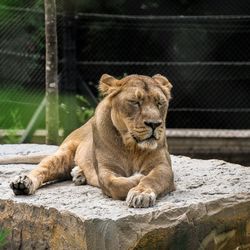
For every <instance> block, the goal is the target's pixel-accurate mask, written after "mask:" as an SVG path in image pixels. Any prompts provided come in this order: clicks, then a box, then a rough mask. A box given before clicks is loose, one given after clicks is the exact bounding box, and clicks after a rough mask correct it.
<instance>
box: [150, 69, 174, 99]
mask: <svg viewBox="0 0 250 250" xmlns="http://www.w3.org/2000/svg"><path fill="white" fill-rule="evenodd" d="M152 78H153V79H154V80H155V81H156V82H157V83H159V84H160V85H161V87H162V90H163V92H164V94H165V95H166V96H167V97H168V98H169V99H170V97H171V94H170V93H171V89H172V87H173V86H172V84H171V83H170V82H169V80H168V79H167V78H166V77H165V76H162V75H160V74H157V75H154V76H152Z"/></svg>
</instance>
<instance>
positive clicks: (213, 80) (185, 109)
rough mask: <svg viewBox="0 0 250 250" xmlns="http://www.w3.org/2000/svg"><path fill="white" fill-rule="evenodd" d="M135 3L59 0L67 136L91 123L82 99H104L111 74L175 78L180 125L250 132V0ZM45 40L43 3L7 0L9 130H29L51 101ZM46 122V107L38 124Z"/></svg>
mask: <svg viewBox="0 0 250 250" xmlns="http://www.w3.org/2000/svg"><path fill="white" fill-rule="evenodd" d="M130 2H131V1H125V0H124V1H120V2H119V4H118V5H117V4H116V3H117V2H116V3H113V1H110V2H109V4H107V3H106V4H104V3H103V2H102V1H97V0H96V1H92V2H91V3H90V2H89V1H84V3H81V4H80V1H75V2H74V1H73V3H70V2H67V1H66V2H63V1H62V0H59V1H57V6H58V24H57V29H58V45H59V46H58V47H59V75H58V79H59V84H60V90H61V92H60V93H61V95H60V98H61V99H60V104H61V105H60V107H61V108H60V111H61V113H60V115H61V124H62V126H64V127H65V126H67V127H68V128H66V129H65V130H66V133H65V134H67V133H68V131H70V130H71V129H73V128H74V127H77V126H79V125H80V123H81V122H82V121H83V120H82V119H81V118H80V116H82V115H86V114H83V112H82V111H83V110H84V107H85V106H87V111H89V107H88V105H87V104H86V101H85V99H84V98H83V97H82V96H85V97H86V98H87V100H88V101H89V102H90V103H91V104H92V105H93V106H94V105H95V104H96V102H97V99H98V93H97V83H98V79H99V78H100V76H101V75H102V74H103V73H108V74H111V75H114V76H117V77H122V76H124V75H126V74H134V73H136V74H145V75H153V74H156V73H161V74H163V75H166V76H167V77H168V78H169V80H170V81H171V82H172V84H173V86H174V88H173V99H172V101H171V105H170V109H169V116H168V121H167V126H168V127H170V128H224V129H249V127H250V98H249V93H250V59H249V58H250V49H249V44H250V36H249V32H250V15H248V12H249V7H248V4H247V2H246V3H245V2H244V1H241V3H237V6H235V4H234V1H224V2H223V1H222V0H220V1H219V2H220V5H219V3H218V2H216V3H213V4H212V3H211V2H210V4H209V5H208V1H201V3H200V4H198V3H197V1H193V2H192V1H175V2H174V1H173V2H172V1H166V2H164V3H163V2H162V1H153V0H152V1H138V2H136V4H135V3H133V4H131V3H130ZM83 5H84V6H83ZM219 6H222V7H219ZM223 6H224V7H223ZM87 13H88V14H87ZM96 13H98V14H96ZM249 13H250V12H249ZM44 47H45V45H44V10H43V1H42V0H37V1H31V0H30V1H17V0H12V1H10V0H4V1H1V3H0V55H1V56H0V84H1V88H0V110H1V113H0V129H10V128H11V129H13V130H18V129H26V128H27V126H28V124H29V122H30V120H31V118H32V117H33V116H34V114H36V111H37V110H39V108H41V105H42V100H43V97H44V91H45V90H44V89H45V83H44V82H45V80H44V79H45V77H44V74H45V72H44V60H45V58H44V54H45V49H44ZM68 93H71V94H70V95H68ZM76 95H78V96H77V97H76ZM69 96H70V97H69ZM72 103H73V105H72ZM76 107H79V108H76ZM85 111H86V107H85ZM91 112H92V111H91V110H90V111H89V113H91ZM69 120H70V121H71V122H70V123H72V126H70V125H69V122H68V121H69ZM72 121H74V122H72ZM44 126H45V125H44V114H43V113H42V112H40V113H39V115H38V116H37V121H36V128H41V129H44Z"/></svg>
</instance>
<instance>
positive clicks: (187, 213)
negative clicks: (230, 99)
mask: <svg viewBox="0 0 250 250" xmlns="http://www.w3.org/2000/svg"><path fill="white" fill-rule="evenodd" d="M55 150H56V147H55V146H46V145H32V144H27V145H24V144H23V145H0V157H5V156H9V155H13V154H24V155H25V154H30V153H38V152H42V153H49V152H54V151H55ZM172 161H173V170H174V173H175V182H176V186H177V190H176V191H175V192H173V193H171V194H169V195H166V196H164V197H162V198H160V199H158V201H157V204H156V206H154V207H153V208H146V209H133V208H128V207H127V206H126V204H125V202H123V201H115V200H112V199H110V198H108V197H105V196H104V195H103V194H102V193H101V190H100V189H98V188H94V187H91V186H74V185H73V183H72V182H70V181H66V182H61V183H54V184H51V185H46V186H45V187H43V188H41V189H39V190H38V191H37V192H36V194H35V195H33V196H28V197H27V196H18V197H16V196H14V195H13V194H12V191H11V190H10V189H9V187H8V185H9V184H8V183H9V181H10V179H11V178H13V177H14V176H15V175H18V174H20V173H23V172H26V171H29V170H31V169H32V168H34V166H33V165H24V164H20V165H4V166H0V174H1V175H0V187H1V194H0V228H5V229H8V230H10V235H9V241H8V244H7V245H5V249H91V250H92V249H108V250H112V249H176V250H177V249H178V250H180V249H185V250H186V249H187V250H189V249H190V250H191V249H192V250H194V249H227V250H230V249H236V248H237V247H238V249H250V168H248V167H242V166H240V165H236V164H230V163H226V162H224V161H219V160H207V161H205V160H196V159H190V158H188V157H182V156H172Z"/></svg>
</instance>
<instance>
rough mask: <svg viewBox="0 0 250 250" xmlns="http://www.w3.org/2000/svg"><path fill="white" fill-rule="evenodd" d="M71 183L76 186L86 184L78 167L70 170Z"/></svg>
mask: <svg viewBox="0 0 250 250" xmlns="http://www.w3.org/2000/svg"><path fill="white" fill-rule="evenodd" d="M70 174H71V176H72V181H73V182H74V183H75V185H76V186H80V185H84V184H86V178H85V175H84V173H83V170H82V169H81V168H80V167H79V166H75V167H74V168H73V169H72V170H71V173H70Z"/></svg>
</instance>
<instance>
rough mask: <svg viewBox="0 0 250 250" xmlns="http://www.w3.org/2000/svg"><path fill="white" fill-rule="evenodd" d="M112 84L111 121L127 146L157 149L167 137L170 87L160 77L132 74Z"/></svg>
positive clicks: (164, 79)
mask: <svg viewBox="0 0 250 250" xmlns="http://www.w3.org/2000/svg"><path fill="white" fill-rule="evenodd" d="M157 77H158V78H157ZM112 81H113V83H112V88H113V89H112V90H111V92H110V93H109V96H110V98H111V105H112V109H111V119H112V122H113V124H114V126H115V127H116V129H117V130H118V131H119V133H120V134H121V136H122V139H123V142H124V144H125V145H126V146H128V147H133V146H137V147H139V148H140V149H148V150H154V149H156V148H157V147H158V145H159V143H160V142H162V141H163V140H164V138H165V119H166V114H167V108H168V102H169V98H170V89H171V84H170V83H169V82H168V81H167V79H166V78H165V77H162V76H160V75H157V76H155V77H152V78H151V77H146V76H138V75H132V76H129V77H125V78H123V79H121V80H116V79H114V78H112ZM162 81H163V82H162ZM100 88H101V86H100ZM109 90H110V88H109Z"/></svg>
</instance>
